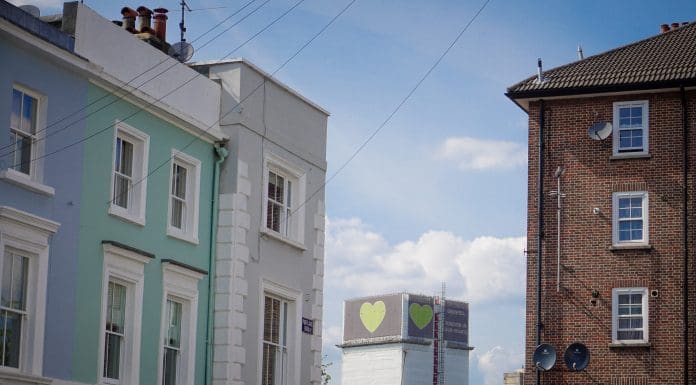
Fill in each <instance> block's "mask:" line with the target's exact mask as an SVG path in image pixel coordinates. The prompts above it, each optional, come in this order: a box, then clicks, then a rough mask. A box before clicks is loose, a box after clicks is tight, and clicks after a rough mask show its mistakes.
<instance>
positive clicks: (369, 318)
mask: <svg viewBox="0 0 696 385" xmlns="http://www.w3.org/2000/svg"><path fill="white" fill-rule="evenodd" d="M386 314H387V308H386V306H384V302H382V301H377V302H375V303H374V304H371V303H369V302H365V303H363V304H362V306H360V320H361V321H362V323H363V326H365V329H367V331H369V332H370V333H374V332H375V330H377V328H378V327H379V325H381V324H382V321H384V316H385V315H386Z"/></svg>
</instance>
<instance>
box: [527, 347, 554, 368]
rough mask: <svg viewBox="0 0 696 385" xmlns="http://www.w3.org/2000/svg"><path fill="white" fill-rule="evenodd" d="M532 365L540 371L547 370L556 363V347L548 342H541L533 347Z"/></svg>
mask: <svg viewBox="0 0 696 385" xmlns="http://www.w3.org/2000/svg"><path fill="white" fill-rule="evenodd" d="M532 361H533V362H534V366H536V367H537V369H539V370H541V371H544V372H545V371H547V370H550V369H551V368H553V366H554V365H555V364H556V349H554V348H553V346H551V345H549V344H541V345H539V346H537V347H536V349H534V354H533V355H532Z"/></svg>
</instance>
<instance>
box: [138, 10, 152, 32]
mask: <svg viewBox="0 0 696 385" xmlns="http://www.w3.org/2000/svg"><path fill="white" fill-rule="evenodd" d="M137 11H138V30H139V31H140V32H141V33H142V32H151V31H152V24H151V22H152V11H151V10H150V9H149V8H148V7H143V6H140V7H138V9H137Z"/></svg>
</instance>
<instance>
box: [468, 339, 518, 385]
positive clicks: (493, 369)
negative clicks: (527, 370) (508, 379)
mask: <svg viewBox="0 0 696 385" xmlns="http://www.w3.org/2000/svg"><path fill="white" fill-rule="evenodd" d="M474 357H475V358H478V362H477V365H478V369H479V371H480V372H481V373H482V374H483V378H484V381H485V382H484V384H485V385H498V384H501V383H502V382H503V374H504V373H506V372H511V371H513V370H516V369H519V368H521V367H522V365H523V362H524V356H523V355H522V354H520V353H514V352H512V351H510V350H507V349H505V348H503V347H501V346H496V347H494V348H493V349H491V350H489V351H487V352H485V353H483V354H481V355H480V356H479V355H474Z"/></svg>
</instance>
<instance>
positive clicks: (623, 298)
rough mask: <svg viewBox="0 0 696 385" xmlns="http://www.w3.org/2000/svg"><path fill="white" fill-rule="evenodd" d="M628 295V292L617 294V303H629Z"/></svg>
mask: <svg viewBox="0 0 696 385" xmlns="http://www.w3.org/2000/svg"><path fill="white" fill-rule="evenodd" d="M630 299H631V297H630V295H629V294H619V304H628V303H630Z"/></svg>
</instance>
